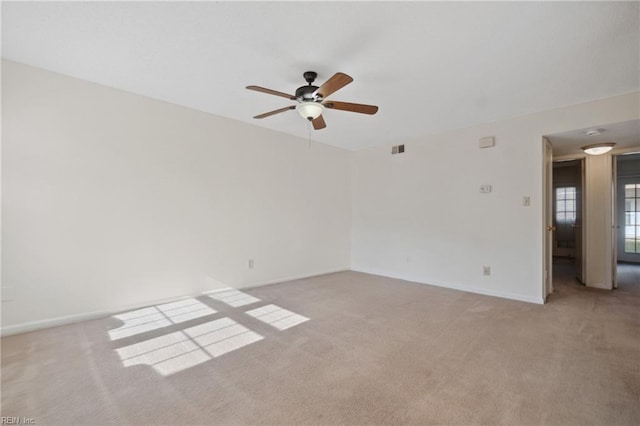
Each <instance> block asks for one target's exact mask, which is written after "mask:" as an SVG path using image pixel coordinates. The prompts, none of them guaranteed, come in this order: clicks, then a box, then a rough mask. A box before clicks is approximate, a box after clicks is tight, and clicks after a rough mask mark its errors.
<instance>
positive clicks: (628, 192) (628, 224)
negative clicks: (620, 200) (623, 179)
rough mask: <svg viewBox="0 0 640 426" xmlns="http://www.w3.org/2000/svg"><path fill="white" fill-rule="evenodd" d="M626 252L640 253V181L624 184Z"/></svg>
mask: <svg viewBox="0 0 640 426" xmlns="http://www.w3.org/2000/svg"><path fill="white" fill-rule="evenodd" d="M624 252H625V253H640V183H632V184H628V185H625V186H624Z"/></svg>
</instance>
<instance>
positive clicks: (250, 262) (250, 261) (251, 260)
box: [247, 259, 253, 269]
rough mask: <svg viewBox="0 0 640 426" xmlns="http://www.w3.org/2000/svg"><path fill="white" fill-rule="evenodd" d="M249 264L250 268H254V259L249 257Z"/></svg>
mask: <svg viewBox="0 0 640 426" xmlns="http://www.w3.org/2000/svg"><path fill="white" fill-rule="evenodd" d="M247 266H248V267H249V269H253V259H249V261H248V262H247Z"/></svg>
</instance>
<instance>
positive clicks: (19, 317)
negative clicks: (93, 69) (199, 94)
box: [2, 61, 351, 333]
mask: <svg viewBox="0 0 640 426" xmlns="http://www.w3.org/2000/svg"><path fill="white" fill-rule="evenodd" d="M2 66H3V68H2V142H3V147H2V149H3V153H2V154H3V155H2V219H3V223H2V254H3V259H2V264H3V268H2V286H3V290H6V292H4V294H6V295H9V294H11V296H10V298H13V297H14V298H15V299H14V300H12V301H6V302H3V303H2V326H3V331H4V332H5V333H7V332H11V330H13V331H19V330H25V329H28V328H29V327H32V326H38V325H42V324H44V323H46V324H51V323H52V320H53V323H55V322H56V321H58V322H64V321H65V320H68V319H70V318H73V317H74V316H80V317H83V316H84V315H85V314H87V313H96V312H109V311H112V310H115V309H120V308H123V307H125V306H132V305H136V304H144V303H149V302H153V301H155V300H162V299H170V298H174V297H176V296H182V295H190V294H194V293H197V292H199V291H202V290H207V289H211V288H214V287H217V286H221V285H229V286H233V287H244V286H248V285H255V284H259V283H264V282H269V281H277V280H280V279H286V278H288V277H296V276H307V275H313V274H318V273H324V272H327V271H334V270H340V269H348V268H349V264H350V260H349V255H350V251H349V250H350V247H349V245H350V242H349V229H350V208H351V204H350V191H349V179H350V157H351V152H349V151H345V150H341V149H338V148H335V147H330V146H327V145H321V144H313V145H312V147H311V148H309V144H308V141H306V140H303V139H299V138H296V137H293V136H288V135H285V134H282V133H277V132H273V131H269V130H265V129H261V128H258V127H256V126H251V125H246V124H243V123H240V122H237V121H232V120H228V119H223V118H220V117H216V116H212V115H210V114H205V113H202V112H198V111H194V110H191V109H187V108H183V107H179V106H176V105H172V104H168V103H164V102H159V101H156V100H152V99H148V98H144V97H141V96H136V95H132V94H128V93H125V92H121V91H117V90H113V89H110V88H106V87H103V86H99V85H96V84H93V83H89V82H85V81H81V80H77V79H74V78H70V77H65V76H62V75H58V74H54V73H50V72H47V71H44V70H41V69H36V68H32V67H28V66H24V65H19V64H16V63H12V62H7V61H3V62H2ZM249 258H253V259H254V260H255V268H254V269H248V267H247V261H248V259H249ZM60 317H62V318H60ZM56 318H57V320H56ZM76 318H77V317H76Z"/></svg>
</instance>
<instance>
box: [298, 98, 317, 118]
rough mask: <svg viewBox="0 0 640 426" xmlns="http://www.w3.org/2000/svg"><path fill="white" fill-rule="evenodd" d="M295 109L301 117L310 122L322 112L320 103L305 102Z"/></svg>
mask: <svg viewBox="0 0 640 426" xmlns="http://www.w3.org/2000/svg"><path fill="white" fill-rule="evenodd" d="M296 109H297V110H298V112H299V113H300V115H301V116H303V117H304V118H306V119H307V120H309V121H311V120H315V119H316V118H318V117H319V116H320V115H321V114H322V111H324V105H322V104H321V103H320V102H315V101H306V102H300V103H299V104H298V106H297V107H296Z"/></svg>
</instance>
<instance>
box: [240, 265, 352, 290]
mask: <svg viewBox="0 0 640 426" xmlns="http://www.w3.org/2000/svg"><path fill="white" fill-rule="evenodd" d="M350 270H351V268H350V267H349V266H344V267H342V268H333V269H326V270H322V271H317V272H312V273H310V274H302V275H291V276H288V277H281V278H276V279H273V280H266V281H258V282H255V283H249V284H247V285H246V286H243V287H238V288H239V289H240V288H247V289H248V288H253V287H262V286H263V285H269V284H278V283H283V282H286V281H295V280H302V279H305V278H311V277H317V276H318V275H326V274H333V273H335V272H344V271H350Z"/></svg>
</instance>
